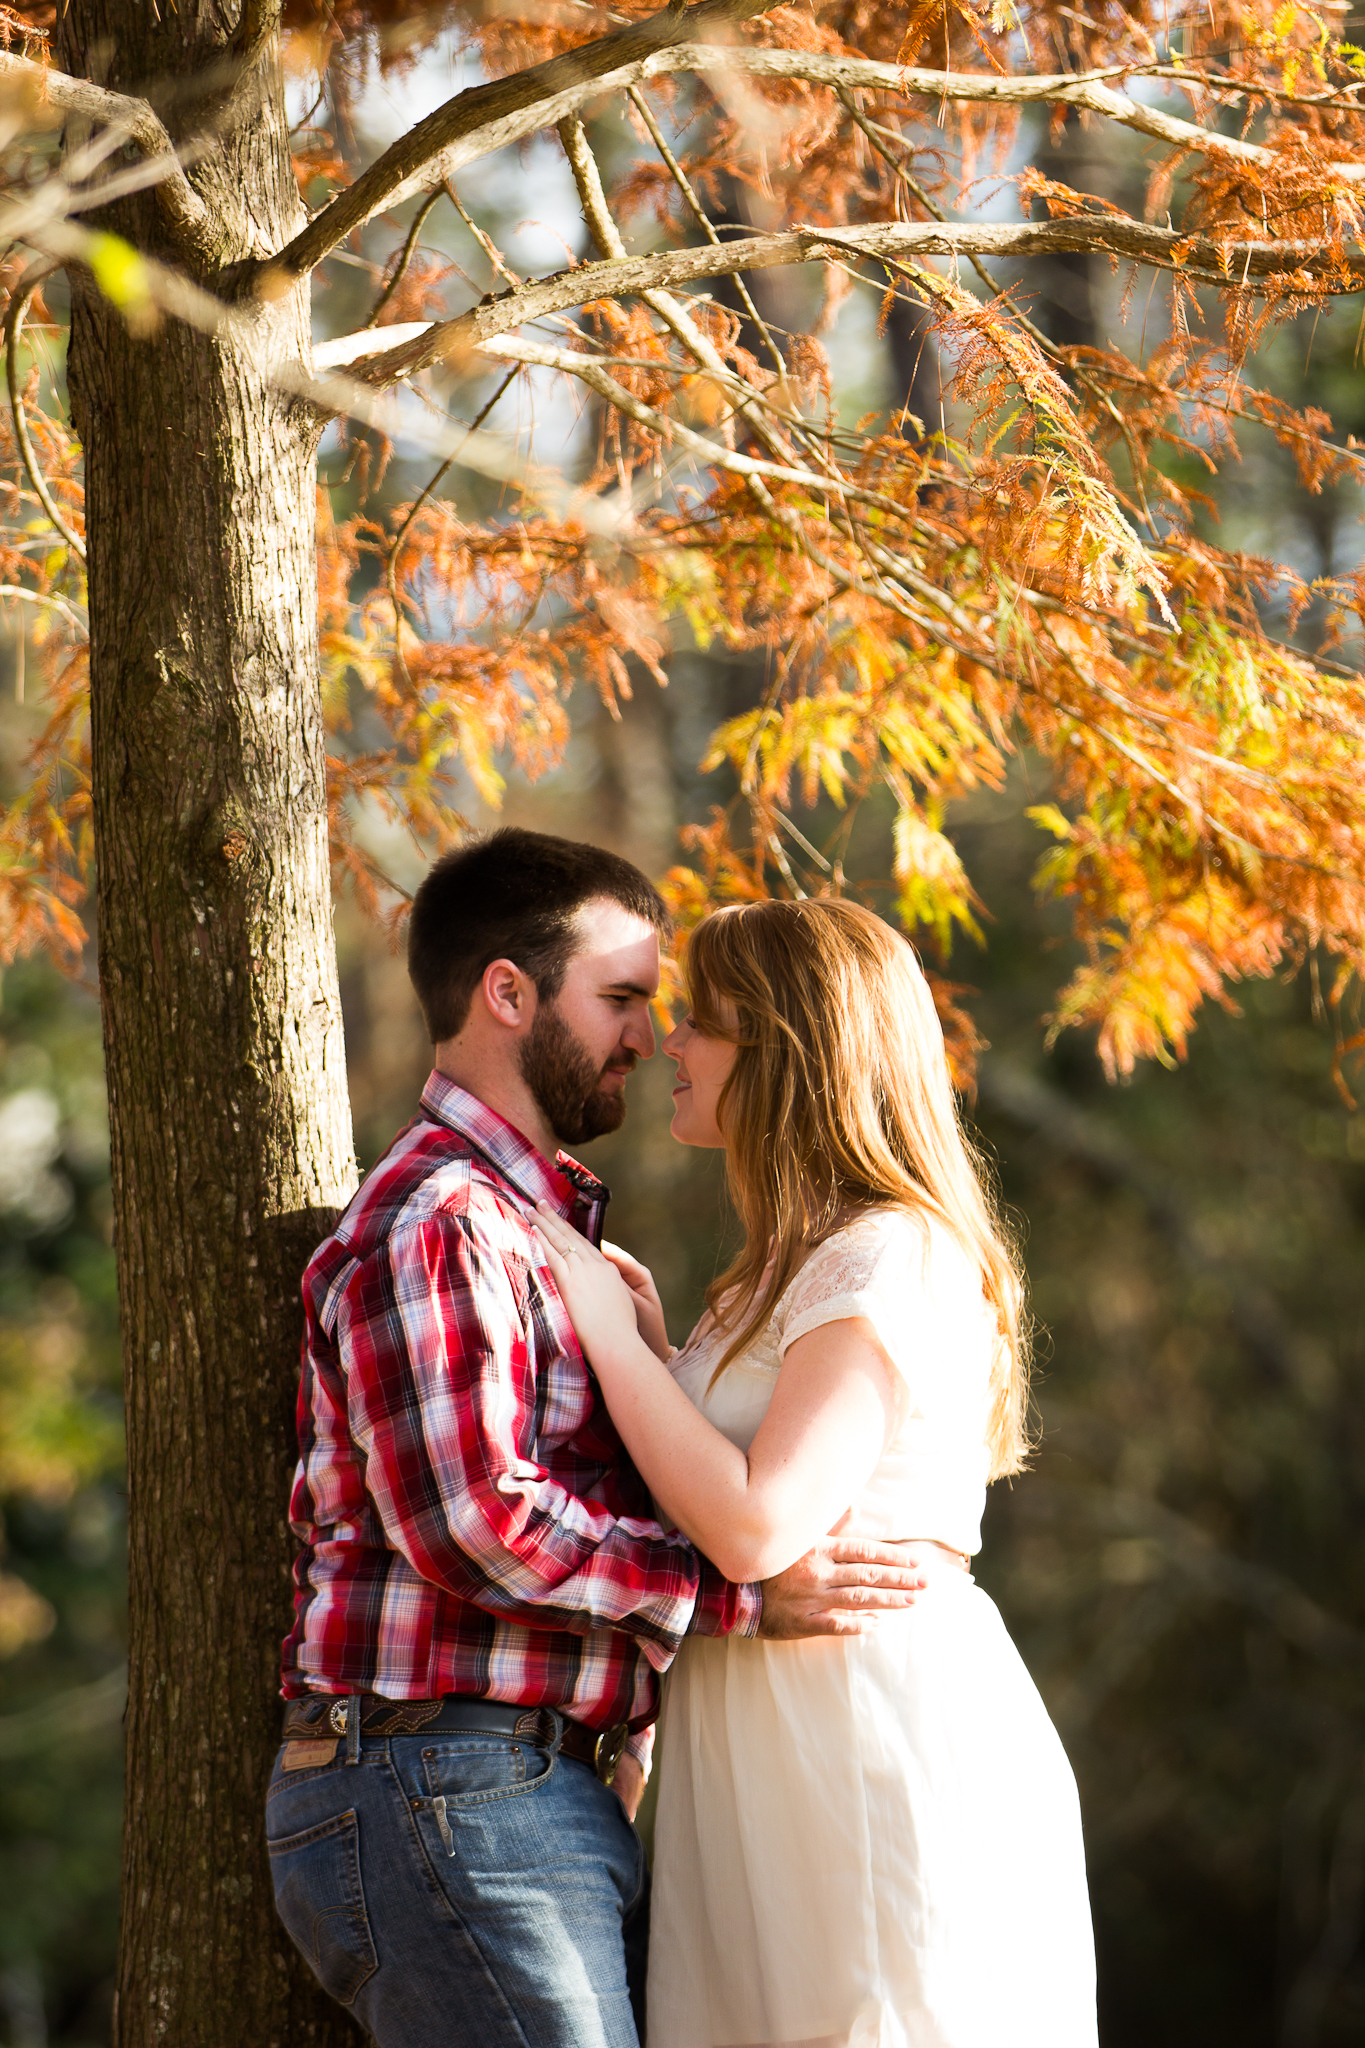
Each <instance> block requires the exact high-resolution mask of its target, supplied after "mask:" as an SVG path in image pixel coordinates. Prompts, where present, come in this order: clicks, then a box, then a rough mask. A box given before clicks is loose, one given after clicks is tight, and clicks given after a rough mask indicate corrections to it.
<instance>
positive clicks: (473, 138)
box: [241, 0, 773, 296]
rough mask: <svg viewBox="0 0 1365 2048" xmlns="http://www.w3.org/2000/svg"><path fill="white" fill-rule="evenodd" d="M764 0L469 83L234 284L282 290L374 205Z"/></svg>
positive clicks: (520, 133) (645, 28)
mask: <svg viewBox="0 0 1365 2048" xmlns="http://www.w3.org/2000/svg"><path fill="white" fill-rule="evenodd" d="M772 4H773V0H698V4H697V5H695V6H692V7H682V6H678V5H674V6H670V7H666V8H664V9H663V10H662V12H660V13H658V14H651V15H649V16H648V17H647V18H646V19H645V20H644V21H638V22H630V23H628V24H627V25H626V26H624V27H622V28H617V29H613V30H612V32H611V34H610V35H605V36H601V37H599V38H598V40H597V41H596V42H593V43H585V44H584V45H583V46H582V47H581V48H580V49H577V50H568V51H566V52H565V53H564V54H563V55H562V56H559V57H551V58H548V59H547V60H546V61H545V63H543V64H532V65H530V66H528V67H527V69H526V70H524V71H517V72H513V73H512V74H511V76H510V77H507V78H495V79H492V80H490V81H489V83H488V84H486V85H475V86H470V87H469V88H468V89H467V90H466V91H465V92H461V93H457V94H456V95H455V97H454V99H452V100H447V101H446V103H445V105H444V106H443V107H438V108H437V109H436V111H435V113H433V114H428V116H427V118H426V120H425V121H419V122H418V124H417V126H416V127H415V128H412V129H410V130H409V131H408V133H407V134H406V135H402V136H400V137H399V139H398V141H397V142H395V143H394V144H393V146H392V147H391V148H390V149H387V150H385V152H384V154H383V156H381V157H380V158H378V160H377V161H376V162H375V163H372V164H371V165H370V168H369V169H368V170H367V171H365V172H364V173H363V174H362V175H361V176H360V177H359V178H357V179H356V181H355V183H354V185H352V186H350V187H349V188H348V189H347V190H346V191H345V192H342V193H339V194H338V196H337V197H336V198H335V199H334V200H333V201H332V203H331V205H330V206H325V207H324V208H323V210H322V212H321V213H319V214H318V215H316V217H315V218H314V219H313V220H311V221H310V222H309V223H308V226H307V227H306V228H304V230H303V232H302V233H301V234H298V235H296V236H295V237H294V239H293V241H292V242H290V243H289V244H288V245H287V247H285V248H284V249H282V250H281V251H280V253H279V255H278V256H276V257H273V258H272V259H271V261H270V262H269V263H268V264H257V265H253V266H251V267H250V268H249V269H247V270H245V271H244V272H243V273H242V280H241V288H242V289H244V290H248V291H249V290H251V289H253V288H255V289H257V290H261V289H263V291H264V294H265V295H267V296H268V295H270V294H271V293H272V292H274V291H277V290H279V289H280V288H281V284H280V280H282V281H283V286H284V288H285V289H287V288H288V285H289V284H292V283H293V282H294V280H295V279H296V278H300V277H304V276H306V275H307V274H308V272H309V271H311V270H314V269H316V267H317V265H318V264H319V263H321V262H322V260H323V258H324V257H325V256H327V255H329V254H330V253H331V251H332V250H333V249H335V248H336V246H337V244H338V243H339V242H343V241H344V240H345V239H346V237H347V235H349V234H351V233H353V232H354V230H355V229H356V228H358V227H363V225H364V223H365V222H366V221H367V220H369V219H371V217H372V216H373V215H374V214H376V213H378V212H379V211H380V210H381V209H383V208H387V207H392V206H397V205H398V204H399V203H400V202H401V201H402V200H404V199H406V198H407V197H408V196H409V195H410V194H411V193H413V192H415V191H417V190H418V189H419V188H420V187H421V186H424V185H430V184H433V183H435V182H436V181H437V180H440V179H445V178H453V177H454V175H455V173H456V172H457V171H458V170H460V169H461V168H462V167H463V166H464V165H465V164H467V163H470V162H472V161H473V160H474V159H475V158H477V157H481V156H487V155H488V154H489V153H490V152H491V151H493V150H496V149H501V148H503V147H504V146H505V145H506V144H507V143H511V142H519V141H521V140H522V138H523V137H525V136H527V135H533V134H534V133H535V132H536V130H537V129H538V128H552V127H554V125H555V124H556V122H558V121H560V120H562V119H563V117H564V116H565V115H566V114H571V113H573V112H575V110H576V109H577V108H578V107H580V106H581V105H582V104H583V103H584V101H585V100H588V99H592V98H594V97H595V96H596V95H597V94H598V93H601V92H611V91H616V90H618V89H619V90H624V89H625V87H626V86H628V85H632V84H634V83H636V82H637V80H638V79H639V78H640V77H642V76H643V75H644V73H643V72H642V70H641V66H642V64H643V63H644V60H645V59H646V58H647V57H649V56H652V55H655V54H657V53H658V52H659V51H660V50H661V49H663V48H666V47H668V46H669V45H671V44H673V43H683V42H689V39H690V38H692V37H694V36H698V35H701V36H704V35H705V34H706V32H707V30H708V29H715V30H723V29H725V28H727V27H728V26H730V25H731V24H732V23H735V22H740V21H748V20H751V19H752V17H753V16H754V15H756V14H763V13H765V12H766V11H767V9H768V8H769V7H770V6H771V5H772ZM691 47H693V48H695V49H697V50H699V51H704V52H705V53H706V54H707V60H708V62H710V63H711V64H712V65H714V63H715V61H716V50H715V46H714V45H713V44H710V43H706V42H701V43H696V44H692V45H691ZM690 68H693V69H697V68H700V67H698V66H693V67H690Z"/></svg>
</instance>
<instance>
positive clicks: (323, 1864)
mask: <svg viewBox="0 0 1365 2048" xmlns="http://www.w3.org/2000/svg"><path fill="white" fill-rule="evenodd" d="M270 1869H271V1875H272V1876H273V1878H274V1881H275V1906H276V1909H277V1911H278V1913H279V1916H280V1918H281V1920H283V1922H284V1924H285V1927H286V1929H287V1930H288V1933H289V1937H290V1940H291V1941H292V1942H293V1944H294V1946H295V1948H297V1949H298V1950H299V1952H300V1954H301V1955H302V1956H303V1957H304V1959H305V1961H306V1962H307V1963H308V1965H309V1967H310V1968H311V1969H312V1971H313V1974H314V1976H315V1977H316V1978H317V1980H318V1982H319V1983H320V1984H321V1986H322V1988H323V1990H324V1991H329V1992H330V1993H331V1995H332V1997H333V1998H336V1999H339V2000H340V2001H341V2003H342V2004H343V2005H349V2004H350V2003H351V2000H352V1999H353V1998H354V1997H355V1995H356V1993H357V1991H359V1989H360V1987H361V1985H362V1984H363V1983H364V1982H365V1981H366V1979H367V1978H369V1977H372V1976H373V1975H374V1973H375V1971H376V1970H377V1969H378V1968H379V1958H378V1956H377V1955H376V1954H375V1948H374V1939H373V1936H372V1935H371V1933H370V1921H369V1915H368V1914H367V1913H366V1911H365V1893H364V1890H363V1888H362V1886H361V1882H360V1822H359V1820H358V1818H357V1816H356V1815H355V1813H354V1812H351V1813H342V1814H338V1815H337V1816H336V1818H335V1819H334V1820H326V1821H322V1822H320V1823H319V1825H318V1826H317V1827H315V1828H305V1829H304V1831H303V1833H302V1834H300V1835H286V1836H284V1837H283V1839H282V1840H280V1841H278V1842H272V1843H271V1844H270Z"/></svg>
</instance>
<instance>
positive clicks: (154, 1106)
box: [60, 0, 356, 2048]
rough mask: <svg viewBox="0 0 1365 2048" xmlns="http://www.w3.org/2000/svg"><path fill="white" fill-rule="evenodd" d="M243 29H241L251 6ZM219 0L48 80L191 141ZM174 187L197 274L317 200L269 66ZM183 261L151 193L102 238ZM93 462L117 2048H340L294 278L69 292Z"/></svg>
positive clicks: (165, 15)
mask: <svg viewBox="0 0 1365 2048" xmlns="http://www.w3.org/2000/svg"><path fill="white" fill-rule="evenodd" d="M242 11H243V12H244V14H245V15H246V16H247V17H249V18H250V19H252V20H254V19H255V18H256V16H257V15H258V14H259V12H260V10H259V8H253V7H247V8H245V9H244V10H242ZM238 12H239V9H238V7H237V6H236V5H235V4H233V5H232V7H231V14H230V18H228V17H227V11H226V10H224V12H223V13H220V11H219V9H218V8H217V7H216V6H214V5H213V4H211V0H175V4H172V5H169V6H168V5H165V4H163V5H162V6H161V7H159V8H158V7H152V6H148V5H147V4H146V0H71V4H70V7H69V11H67V12H65V13H63V14H62V15H61V17H60V21H61V35H62V42H63V50H62V57H61V61H62V62H64V63H65V64H66V65H67V67H68V68H69V69H71V70H72V71H74V72H76V73H77V74H78V75H85V76H94V77H96V78H98V79H100V80H101V82H103V83H105V84H107V85H109V86H110V87H113V88H115V89H117V90H121V91H131V92H145V91H147V90H148V89H149V87H150V88H152V89H153V90H155V89H156V88H158V87H170V88H172V90H171V91H170V92H169V93H168V94H167V95H166V97H165V99H164V100H163V99H161V97H160V94H158V99H159V103H160V104H162V105H164V106H166V107H167V108H168V114H167V118H168V122H169V124H170V125H171V126H172V128H173V129H174V130H177V131H178V132H180V133H182V134H183V133H186V132H190V131H191V130H193V129H194V128H196V127H198V126H199V125H200V124H201V122H202V119H203V106H202V102H200V103H196V100H195V98H194V95H193V92H192V90H191V88H190V84H189V82H190V81H191V80H193V79H195V78H196V77H201V76H202V75H203V74H204V71H205V67H206V66H209V65H213V64H217V65H218V66H219V67H220V70H219V76H220V78H221V67H222V65H223V63H224V61H225V59H226V58H228V57H229V56H230V54H231V52H230V38H231V35H232V33H233V31H234V30H235V28H236V16H237V13H238ZM257 68H258V70H259V80H258V89H257V90H256V91H255V92H254V93H253V95H252V97H251V100H250V103H249V105H248V107H247V109H246V111H245V113H244V114H242V115H241V116H240V117H239V118H238V119H237V120H236V121H235V122H234V124H233V125H232V127H231V128H230V130H229V132H228V134H227V136H226V140H225V145H224V148H223V151H222V153H221V155H213V156H211V157H210V158H209V159H208V160H206V162H205V163H204V164H203V165H202V166H199V167H196V168H195V169H193V170H192V171H191V173H190V175H191V177H192V179H193V180H194V182H195V183H196V185H197V186H198V189H199V190H200V191H201V193H202V194H203V195H204V197H205V199H206V200H207V201H208V203H209V205H210V207H211V208H212V210H213V214H214V218H215V220H216V221H218V222H219V223H220V224H221V249H220V251H219V252H218V260H217V262H216V264H215V265H214V266H213V267H211V268H209V269H207V270H204V269H202V268H201V271H200V275H201V276H202V277H203V281H204V282H205V283H207V284H208V285H209V286H210V287H212V286H213V285H214V284H215V282H216V279H217V273H218V271H219V270H221V269H223V268H226V267H227V266H228V265H230V264H232V263H233V262H237V261H241V260H242V259H244V258H247V257H252V256H258V255H262V254H266V253H269V252H270V251H271V250H273V249H277V248H279V247H280V246H281V244H282V243H283V242H284V241H286V240H287V239H288V237H289V235H291V234H292V233H294V232H295V231H296V229H297V228H298V226H299V225H300V224H301V220H302V210H301V207H300V204H299V199H298V194H297V191H296V189H295V186H294V180H293V177H292V175H291V172H290V168H289V159H288V148H287V136H286V132H285V120H284V110H283V93H282V87H281V81H280V78H279V75H278V67H277V62H276V57H275V54H274V49H273V45H272V46H271V47H270V48H269V49H267V51H266V53H265V55H264V57H263V58H261V59H258V60H257ZM102 224H103V225H106V226H108V227H109V228H111V229H113V230H114V231H116V232H122V233H124V234H126V235H127V236H128V238H129V239H130V240H132V241H134V242H135V243H136V244H137V245H138V246H139V247H141V248H143V249H145V250H147V251H149V252H150V253H153V254H156V255H160V256H162V257H163V258H164V259H165V260H167V261H170V262H178V263H181V264H183V263H184V257H183V255H182V253H181V252H180V251H179V250H178V249H177V248H176V246H175V244H174V242H173V240H172V239H171V238H170V236H169V233H168V230H167V229H166V228H165V226H164V224H163V221H162V217H161V215H160V213H159V211H158V209H157V205H156V202H155V199H154V198H153V197H151V196H150V195H139V196H138V197H137V198H135V199H132V200H128V201H124V202H120V203H119V204H118V205H117V206H116V207H114V208H111V209H109V210H108V214H107V217H106V218H105V219H104V220H103V222H102ZM72 296H73V302H74V303H73V313H72V332H71V355H70V380H71V390H72V396H73V410H74V414H75V419H76V424H77V427H78V431H79V433H80V436H81V440H82V442H83V444H84V448H85V463H86V487H87V494H88V495H87V517H88V529H89V552H90V620H91V663H92V699H93V710H92V725H93V747H94V805H95V814H94V815H95V842H96V857H97V863H98V872H99V884H98V919H99V948H100V977H101V986H102V991H103V1009H104V1040H105V1056H106V1062H107V1068H108V1080H109V1105H110V1116H111V1122H112V1130H113V1185H114V1206H115V1224H116V1233H117V1253H118V1276H119V1300H120V1309H121V1314H122V1326H123V1352H124V1361H125V1375H126V1388H127V1406H128V1436H129V1445H128V1449H129V1489H130V1549H131V1556H130V1582H131V1583H130V1599H131V1622H130V1625H131V1633H132V1646H131V1677H130V1686H129V1703H128V1729H127V1758H128V1796H127V1813H126V1821H125V1833H124V1861H123V1879H124V1892H123V1901H124V1921H123V1937H122V1949H121V1956H120V1964H119V1986H118V2002H117V2008H116V2021H115V2038H116V2041H117V2042H118V2043H119V2044H120V2048H143V2044H150V2043H152V2042H157V2043H174V2044H175V2048H209V2044H213V2048H228V2044H229V2043H230V2044H232V2048H238V2044H240V2043H243V2042H246V2043H250V2044H251V2048H267V2044H270V2043H280V2044H281V2048H283V2044H286V2043H287V2044H289V2048H296V2044H298V2043H302V2042H308V2043H323V2042H327V2041H330V2040H332V2039H335V2040H337V2041H341V2040H354V2039H355V2038H356V2036H355V2030H354V2028H353V2026H352V2024H351V2022H350V2021H349V2020H347V2019H346V2018H345V2016H344V2015H343V2014H342V2013H341V2012H340V2010H339V2009H338V2008H337V2007H335V2006H333V2005H331V2003H330V2002H329V2001H328V2000H327V1999H326V1998H325V1997H324V1996H323V1994H322V1993H321V1992H320V1991H319V1990H317V1989H316V1988H315V1986H314V1985H313V1983H312V1980H311V1978H310V1977H309V1975H308V1972H307V1970H306V1968H305V1967H304V1965H303V1964H302V1962H301V1961H300V1960H299V1959H298V1958H297V1956H296V1955H295V1954H294V1952H293V1950H292V1949H291V1947H290V1945H289V1943H288V1940H287V1938H286V1937H285V1935H284V1933H283V1930H282V1928H281V1927H280V1926H279V1925H278V1923H277V1921H276V1919H275V1915H274V1909H273V1903H272V1896H271V1888H270V1876H269V1868H268V1860H267V1857H266V1853H265V1842H264V1827H263V1809H264V1799H265V1788H266V1781H267V1778H268V1776H269V1772H270V1767H271V1762H272V1759H273V1755H274V1751H275V1748H276V1745H277V1741H278V1703H277V1700H276V1691H277V1686H278V1666H277V1655H278V1644H279V1639H280V1637H281V1635H282V1634H283V1633H284V1630H285V1628H286V1626H287V1624H288V1614H289V1583H288V1572H289V1565H290V1561H291V1555H292V1546H291V1542H290V1538H289V1535H288V1531H287V1528H286V1522H285V1510H286V1501H287V1496H288V1487H289V1478H290V1472H291V1469H292V1465H293V1462H294V1457H295V1448H294V1439H293V1415H292V1410H293V1398H294V1391H295V1387H296V1384H297V1371H298V1331H299V1315H298V1281H299V1275H300V1272H301V1270H302V1266H303V1263H304V1261H305V1259H306V1257H307V1255H308V1253H309V1251H310V1249H311V1248H312V1246H313V1245H314V1244H315V1243H316V1241H317V1240H318V1238H319V1237H320V1236H321V1235H322V1234H323V1233H324V1232H325V1230H326V1229H327V1228H328V1226H329V1224H330V1221H331V1219H332V1217H333V1216H334V1213H335V1209H336V1206H337V1205H338V1204H340V1203H341V1202H343V1201H344V1200H345V1199H346V1198H347V1195H348V1194H349V1191H350V1189H351V1187H352V1185H353V1182H354V1168H353V1161H352V1154H351V1139H350V1122H349V1112H348V1107H347V1098H346V1082H345V1062H344V1053H343V1045H342V1032H341V1015H340V1006H339V1001H338V994H337V978H336V962H335V954H334V948H333V941H332V928H331V909H330V894H329V880H328V866H327V834H326V812H325V801H324V754H323V735H322V726H321V708H320V701H319V692H318V674H317V647H316V577H315V566H314V548H313V530H314V489H315V455H316V444H317V423H316V421H315V420H314V419H312V418H310V417H309V416H308V415H307V414H306V412H305V411H304V410H303V409H301V408H299V407H297V406H294V405H290V404H289V403H287V402H285V401H284V400H283V399H281V398H280V397H279V396H278V395H277V394H276V393H274V392H273V391H272V390H271V389H270V388H269V385H268V383H267V381H266V375H265V369H266V365H267V363H268V362H269V361H270V360H272V359H273V360H279V359H280V358H282V357H284V356H286V355H292V356H294V357H296V358H297V357H300V356H303V357H305V359H306V355H307V350H308V334H309V322H308V306H307V299H306V286H305V287H304V288H303V290H302V291H301V292H295V293H293V294H291V295H290V296H289V297H287V298H285V299H283V300H281V301H279V302H278V303H277V304H276V305H275V306H274V307H272V308H271V309H270V311H269V313H268V314H267V315H265V316H264V317H263V318H262V321H261V323H260V327H259V329H258V330H257V331H255V332H253V334H252V335H251V337H250V338H249V340H247V341H238V340H233V341H231V342H226V343H218V342H215V341H211V340H208V339H206V338H205V337H203V336H201V335H198V334H194V333H191V332H190V331H189V330H188V329H187V328H184V327H180V326H177V325H175V324H171V323H168V324H165V325H163V326H162V327H161V329H160V330H159V331H158V332H157V333H155V334H152V335H145V336H143V337H141V338H138V337H137V336H135V335H133V334H132V333H130V332H129V330H128V328H127V327H126V326H125V325H124V323H123V321H122V320H121V318H120V317H119V316H118V314H116V313H115V312H114V311H113V309H112V308H111V307H110V305H109V304H108V303H107V301H105V300H103V299H102V298H101V297H100V296H99V294H98V292H97V291H96V290H95V288H94V286H93V284H92V283H91V281H90V280H89V279H88V278H87V277H85V276H83V275H81V274H76V275H74V276H73V279H72Z"/></svg>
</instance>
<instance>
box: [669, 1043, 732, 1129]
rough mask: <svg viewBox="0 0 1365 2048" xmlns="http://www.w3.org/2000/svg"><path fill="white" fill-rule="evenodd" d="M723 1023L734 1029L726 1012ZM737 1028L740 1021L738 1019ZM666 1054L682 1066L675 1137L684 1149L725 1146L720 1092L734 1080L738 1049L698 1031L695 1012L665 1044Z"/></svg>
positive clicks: (675, 1106) (675, 1108) (676, 1094)
mask: <svg viewBox="0 0 1365 2048" xmlns="http://www.w3.org/2000/svg"><path fill="white" fill-rule="evenodd" d="M721 1021H722V1022H723V1023H724V1024H725V1025H726V1026H727V1028H730V1027H731V1020H730V1017H729V1016H727V1015H726V1014H725V1013H724V1011H722V1017H721ZM734 1021H735V1025H737V1024H738V1019H735V1020H734ZM664 1051H665V1052H666V1053H667V1054H668V1057H669V1058H670V1059H671V1060H676V1061H677V1062H678V1079H677V1082H676V1085H675V1086H674V1089H673V1122H672V1125H671V1129H672V1132H673V1135H674V1137H675V1138H676V1139H677V1140H678V1142H679V1144H682V1145H702V1146H706V1147H709V1148H711V1149H714V1148H716V1147H717V1146H723V1145H724V1143H725V1139H724V1137H723V1136H722V1134H721V1128H720V1125H719V1123H718V1122H717V1121H716V1108H717V1105H718V1103H719V1101H720V1091H721V1089H722V1088H723V1087H724V1086H725V1083H726V1081H727V1080H728V1079H729V1077H730V1069H731V1068H732V1067H733V1066H734V1064H735V1054H736V1052H737V1051H738V1047H737V1046H735V1045H734V1044H733V1043H732V1042H731V1040H730V1039H728V1038H708V1037H706V1035H705V1033H704V1032H701V1031H698V1029H697V1027H696V1025H695V1023H694V1022H693V1020H692V1015H691V1012H690V1011H689V1012H688V1014H687V1015H686V1016H685V1017H684V1018H683V1019H682V1021H681V1022H680V1023H678V1024H675V1025H674V1026H673V1029H672V1030H671V1031H670V1032H669V1034H668V1036H667V1038H666V1039H665V1040H664Z"/></svg>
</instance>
